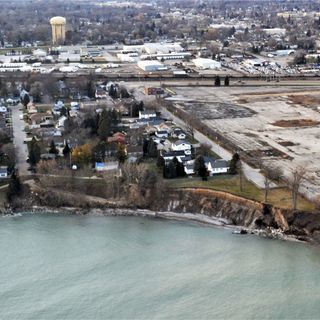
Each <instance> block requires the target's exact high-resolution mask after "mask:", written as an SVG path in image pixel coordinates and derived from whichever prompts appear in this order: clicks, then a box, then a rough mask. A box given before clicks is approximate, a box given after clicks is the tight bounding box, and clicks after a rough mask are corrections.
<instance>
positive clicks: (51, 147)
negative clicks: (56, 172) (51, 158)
mask: <svg viewBox="0 0 320 320" xmlns="http://www.w3.org/2000/svg"><path fill="white" fill-rule="evenodd" d="M49 153H52V154H55V155H57V154H59V150H58V149H57V148H56V144H55V143H54V141H53V140H51V143H50V149H49Z"/></svg>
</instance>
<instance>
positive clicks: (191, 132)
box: [186, 122, 194, 140]
mask: <svg viewBox="0 0 320 320" xmlns="http://www.w3.org/2000/svg"><path fill="white" fill-rule="evenodd" d="M186 131H187V134H188V135H189V136H190V137H191V138H192V140H194V127H193V125H192V124H191V123H190V122H187V123H186Z"/></svg>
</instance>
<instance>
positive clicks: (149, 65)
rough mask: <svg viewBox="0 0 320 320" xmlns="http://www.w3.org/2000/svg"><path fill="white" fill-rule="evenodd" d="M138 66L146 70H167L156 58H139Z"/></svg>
mask: <svg viewBox="0 0 320 320" xmlns="http://www.w3.org/2000/svg"><path fill="white" fill-rule="evenodd" d="M138 67H139V68H140V69H142V70H143V71H148V72H152V71H164V70H167V67H166V66H165V65H163V64H162V63H161V62H159V61H157V60H141V61H139V62H138Z"/></svg>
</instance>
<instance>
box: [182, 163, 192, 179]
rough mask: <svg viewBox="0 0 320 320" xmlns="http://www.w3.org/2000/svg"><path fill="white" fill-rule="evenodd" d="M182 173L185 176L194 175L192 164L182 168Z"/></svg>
mask: <svg viewBox="0 0 320 320" xmlns="http://www.w3.org/2000/svg"><path fill="white" fill-rule="evenodd" d="M184 172H185V173H186V175H188V176H190V175H192V174H194V169H193V164H187V165H185V166H184Z"/></svg>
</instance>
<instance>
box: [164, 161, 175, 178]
mask: <svg viewBox="0 0 320 320" xmlns="http://www.w3.org/2000/svg"><path fill="white" fill-rule="evenodd" d="M164 177H165V178H167V179H174V178H176V177H177V169H176V165H175V164H174V162H173V161H170V162H169V164H168V165H166V166H165V167H164Z"/></svg>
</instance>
